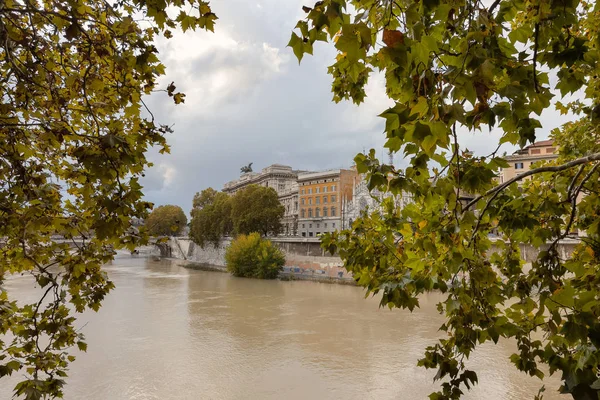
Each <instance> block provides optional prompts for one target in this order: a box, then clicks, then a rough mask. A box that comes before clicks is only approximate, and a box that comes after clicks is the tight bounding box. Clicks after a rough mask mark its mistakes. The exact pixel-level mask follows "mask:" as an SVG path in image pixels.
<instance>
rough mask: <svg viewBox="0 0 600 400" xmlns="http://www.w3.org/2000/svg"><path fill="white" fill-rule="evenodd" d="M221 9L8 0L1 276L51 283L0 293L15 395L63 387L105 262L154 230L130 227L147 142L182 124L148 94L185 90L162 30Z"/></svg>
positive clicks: (3, 347) (0, 23)
mask: <svg viewBox="0 0 600 400" xmlns="http://www.w3.org/2000/svg"><path fill="white" fill-rule="evenodd" d="M167 8H168V9H169V10H168V11H169V12H168V13H167ZM134 16H135V17H134ZM171 16H173V17H171ZM215 20H216V16H215V15H214V14H213V13H212V12H211V9H210V7H209V5H208V3H207V2H206V1H202V0H188V1H185V2H184V1H182V0H163V1H158V2H157V1H151V2H147V1H142V0H123V1H106V0H78V1H71V0H56V1H39V0H27V1H19V0H5V1H2V2H1V4H0V82H1V84H2V89H3V90H2V96H1V99H0V274H1V275H0V285H1V284H2V281H3V279H4V277H5V275H6V274H12V273H27V274H31V275H33V277H34V278H35V280H36V282H37V285H39V287H40V288H41V293H40V299H39V301H37V302H35V303H23V302H19V303H17V302H16V299H15V298H13V296H11V293H9V292H7V291H6V290H2V291H0V321H1V322H0V335H2V336H3V339H4V338H6V341H0V377H2V376H4V375H7V374H12V373H15V372H16V373H18V374H19V375H20V376H23V377H24V379H23V380H22V381H21V382H20V383H18V384H17V386H16V387H15V395H17V396H23V397H25V398H27V399H39V398H40V397H42V395H43V396H47V397H61V396H62V393H63V385H64V383H65V381H64V378H65V377H66V376H67V368H68V365H69V363H70V362H71V361H73V360H74V356H73V355H72V354H71V350H70V348H71V347H73V346H75V345H77V346H78V347H79V349H81V350H85V348H86V344H85V342H84V340H83V335H82V333H81V332H79V331H78V330H77V329H76V319H75V314H74V312H75V311H76V312H83V311H84V310H85V309H88V308H89V309H93V310H98V308H99V307H100V304H101V302H102V300H103V299H104V297H105V295H106V294H107V293H108V292H109V291H110V289H111V288H112V287H113V284H112V282H110V281H109V280H108V277H107V275H106V273H105V272H103V270H102V265H103V264H105V263H107V262H109V261H111V260H112V259H113V257H114V254H115V252H114V250H115V249H119V248H123V247H128V248H130V249H133V248H134V247H135V246H137V245H138V244H141V243H143V242H144V240H145V236H144V235H143V234H138V233H137V232H136V231H134V230H131V229H130V221H131V220H132V219H137V218H144V217H146V215H147V211H148V210H149V209H150V208H151V204H150V203H148V202H146V201H144V200H143V198H142V191H141V189H142V187H141V185H140V182H139V179H140V177H141V176H142V175H143V171H144V169H145V168H146V167H148V166H149V165H150V163H149V162H148V160H147V159H146V157H145V153H146V151H147V150H148V149H149V148H150V147H152V146H156V147H158V149H160V151H161V152H166V151H168V150H169V147H168V146H167V144H166V139H165V135H166V134H167V133H169V132H170V131H171V129H170V128H169V127H168V126H166V125H161V124H160V123H159V122H158V121H155V120H154V117H153V115H152V113H151V111H150V110H148V109H147V108H146V105H145V103H144V96H146V95H149V94H151V93H152V92H156V91H161V92H164V93H166V94H167V95H168V96H169V97H171V99H172V100H173V101H174V102H175V103H182V102H183V101H184V95H183V93H179V92H177V91H176V87H175V85H174V84H173V83H171V84H170V85H168V86H166V87H158V86H157V82H158V79H159V78H160V77H161V76H162V75H164V73H165V67H164V65H162V64H161V63H160V61H159V59H158V56H157V55H158V51H157V49H156V47H155V46H154V43H153V39H154V38H155V37H156V36H157V35H161V36H164V37H166V38H169V37H171V35H172V33H171V29H177V28H181V29H182V30H183V31H185V30H187V29H196V28H201V29H207V30H212V29H213V25H214V22H215ZM69 303H70V304H69ZM5 334H6V335H7V336H4V335H5Z"/></svg>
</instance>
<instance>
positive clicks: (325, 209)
mask: <svg viewBox="0 0 600 400" xmlns="http://www.w3.org/2000/svg"><path fill="white" fill-rule="evenodd" d="M323 216H324V217H326V216H327V207H323Z"/></svg>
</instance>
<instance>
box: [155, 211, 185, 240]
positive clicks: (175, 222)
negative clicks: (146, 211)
mask: <svg viewBox="0 0 600 400" xmlns="http://www.w3.org/2000/svg"><path fill="white" fill-rule="evenodd" d="M186 225H187V217H186V216H185V213H184V212H183V210H182V209H181V207H179V206H174V205H170V204H169V205H165V206H159V207H157V208H155V209H154V210H152V212H151V213H150V215H149V216H148V218H147V219H146V223H145V226H146V229H147V232H148V234H150V235H153V236H173V235H177V234H179V233H181V231H182V230H183V228H185V226H186Z"/></svg>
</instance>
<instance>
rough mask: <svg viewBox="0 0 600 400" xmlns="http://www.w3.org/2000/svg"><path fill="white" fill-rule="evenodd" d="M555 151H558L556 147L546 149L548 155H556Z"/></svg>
mask: <svg viewBox="0 0 600 400" xmlns="http://www.w3.org/2000/svg"><path fill="white" fill-rule="evenodd" d="M555 150H556V149H555V148H554V147H548V148H547V149H546V154H548V153H554V151H555Z"/></svg>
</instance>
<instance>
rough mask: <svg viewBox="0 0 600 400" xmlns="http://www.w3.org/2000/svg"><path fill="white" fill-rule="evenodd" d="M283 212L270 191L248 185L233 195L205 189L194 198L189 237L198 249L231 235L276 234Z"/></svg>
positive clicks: (274, 195) (273, 191)
mask: <svg viewBox="0 0 600 400" xmlns="http://www.w3.org/2000/svg"><path fill="white" fill-rule="evenodd" d="M284 213H285V208H284V207H283V205H282V204H281V203H280V202H279V198H278V196H277V192H276V191H275V190H274V189H273V188H268V187H264V186H258V185H249V186H248V187H245V188H244V189H241V190H239V191H237V192H236V193H235V194H234V195H233V196H229V195H227V194H226V193H223V192H217V191H216V190H214V189H213V188H208V189H204V190H203V191H202V192H200V193H196V195H195V196H194V203H193V209H192V212H191V214H192V222H191V224H190V236H191V237H192V239H193V240H194V242H196V243H197V244H199V245H200V246H204V245H205V244H206V243H212V244H214V245H215V246H217V245H218V244H219V242H220V240H221V239H222V238H223V237H224V236H227V235H231V234H233V235H241V234H245V235H248V234H250V233H253V232H257V233H259V234H261V235H263V236H267V235H277V234H278V233H279V232H280V231H281V218H282V217H283V214H284Z"/></svg>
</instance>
